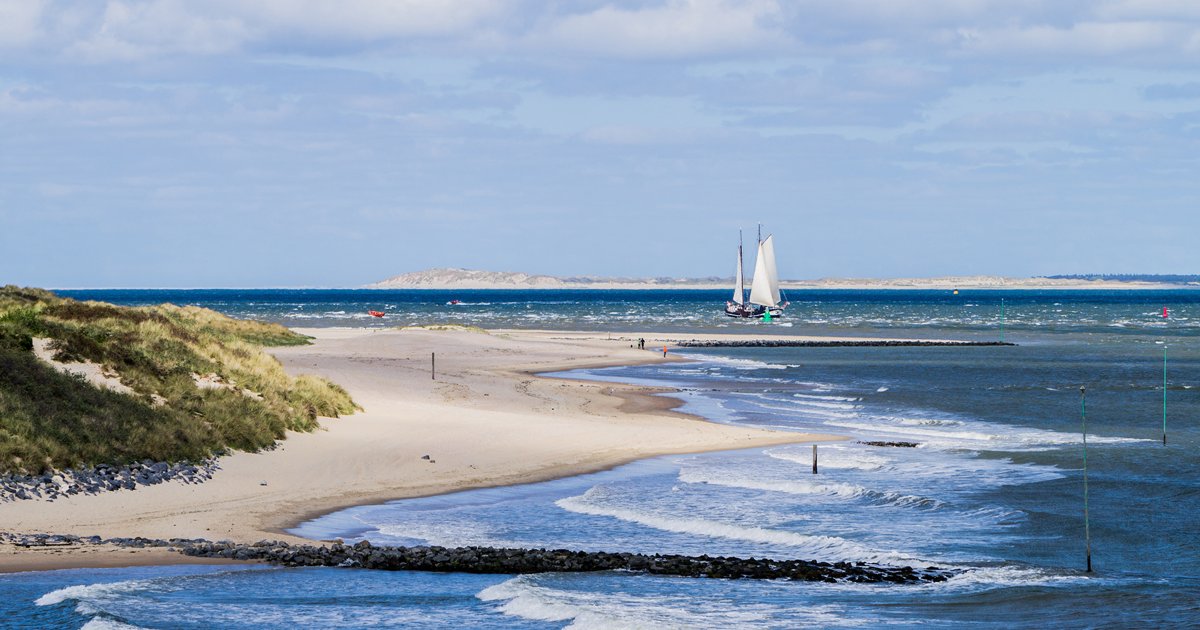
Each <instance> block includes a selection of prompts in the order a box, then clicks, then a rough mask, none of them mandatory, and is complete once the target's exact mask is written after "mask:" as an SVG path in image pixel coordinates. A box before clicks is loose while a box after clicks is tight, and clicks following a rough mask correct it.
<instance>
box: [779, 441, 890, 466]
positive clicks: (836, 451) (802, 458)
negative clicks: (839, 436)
mask: <svg viewBox="0 0 1200 630" xmlns="http://www.w3.org/2000/svg"><path fill="white" fill-rule="evenodd" d="M763 453H765V454H766V455H767V456H768V457H772V458H774V459H781V460H784V461H788V462H794V463H797V464H809V463H811V462H812V455H811V454H808V453H804V452H799V453H796V452H791V451H789V450H787V449H786V448H775V449H768V450H766V451H763ZM891 462H892V460H890V459H888V458H886V457H881V456H878V455H872V454H870V453H865V452H863V449H854V450H851V449H847V448H843V447H841V446H825V447H824V448H822V449H821V455H820V464H821V466H822V467H824V468H848V469H856V470H866V471H872V470H879V469H881V468H883V467H885V466H887V465H888V464H890V463H891Z"/></svg>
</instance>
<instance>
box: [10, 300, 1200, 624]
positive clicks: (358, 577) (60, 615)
mask: <svg viewBox="0 0 1200 630" xmlns="http://www.w3.org/2000/svg"><path fill="white" fill-rule="evenodd" d="M60 293H62V294H63V295H67V296H70V297H75V298H79V299H96V300H104V301H109V302H115V303H118V304H153V303H160V302H172V303H176V304H194V305H199V306H205V307H209V308H213V309H216V310H218V311H221V312H224V313H227V314H229V315H231V316H233V317H239V318H254V319H261V320H267V321H274V322H280V323H283V324H286V325H289V326H307V327H312V326H357V327H363V326H369V327H385V326H399V325H412V324H462V325H468V326H479V327H484V328H533V329H562V330H594V331H601V332H606V333H609V334H610V335H611V336H613V338H614V339H625V338H627V337H629V336H631V335H630V333H633V332H644V331H650V332H651V333H653V332H655V331H661V332H671V333H687V332H694V333H697V334H699V333H711V332H722V333H744V334H747V335H751V336H753V337H767V336H769V335H778V334H805V335H827V336H847V335H853V336H861V337H905V338H926V339H944V338H953V339H968V340H977V341H989V340H1000V339H1001V338H1002V339H1003V340H1004V341H1008V342H1012V343H1013V344H1016V345H1012V346H973V347H853V348H851V347H826V348H786V347H784V348H702V349H681V350H679V351H678V354H681V355H686V356H687V357H688V358H690V359H692V361H689V362H678V363H668V364H659V365H644V366H632V367H617V368H606V369H594V370H580V371H571V372H564V373H557V374H551V375H548V376H550V377H554V378H571V379H593V380H606V381H620V382H627V383H638V384H647V385H655V386H665V387H670V388H674V390H675V391H674V392H673V393H670V394H664V395H665V396H670V397H674V398H677V399H679V400H680V401H681V403H682V406H681V409H682V410H683V411H686V412H689V413H693V414H695V415H697V416H700V417H703V418H705V419H707V420H708V421H711V422H719V423H727V424H736V425H746V426H755V427H769V428H773V429H780V430H786V431H801V432H821V433H834V434H839V435H844V436H847V437H848V438H849V439H848V440H846V441H843V442H837V443H823V444H820V445H819V446H818V449H817V450H818V472H817V474H813V471H812V446H811V445H808V444H801V445H794V446H775V447H768V448H753V449H745V450H736V451H728V452H719V453H707V454H700V455H676V456H668V457H658V458H652V459H647V460H643V461H638V462H634V463H631V464H628V465H624V466H620V467H617V468H614V469H612V470H608V471H604V472H600V473H594V474H589V475H582V476H577V477H570V478H565V479H559V480H554V481H548V482H543V483H535V484H528V485H519V486H504V487H496V488H488V489H481V490H472V491H466V492H460V493H456V494H449V495H442V496H436V497H427V498H419V499H409V500H400V501H393V502H389V503H384V504H380V505H370V506H361V507H355V508H351V509H347V510H343V511H339V512H335V513H332V514H329V515H326V516H323V517H320V518H317V519H315V520H313V521H309V522H307V523H303V524H301V525H300V526H299V527H297V528H296V530H295V533H297V534H300V535H303V536H309V537H313V538H320V539H331V538H334V537H340V538H342V539H344V540H346V541H357V540H370V541H372V542H373V543H381V544H403V545H425V544H432V545H446V546H457V545H493V546H506V547H545V548H568V549H586V550H606V551H618V552H619V551H629V552H644V553H655V552H658V553H683V554H696V555H699V554H708V555H734V556H742V557H751V556H752V557H756V558H761V557H768V558H802V559H815V560H823V561H851V562H869V563H879V564H886V565H895V566H913V567H940V568H944V569H948V570H951V571H952V572H953V574H954V575H953V577H952V578H951V579H950V580H949V581H947V582H944V583H937V584H924V585H915V586H912V585H908V586H903V585H862V584H825V583H804V582H789V581H755V580H714V579H694V578H682V577H652V576H647V575H639V574H633V573H626V572H606V573H591V574H542V575H526V576H515V575H473V574H455V573H448V574H431V573H420V572H397V573H391V572H376V571H365V570H357V569H332V568H303V569H289V568H272V567H261V566H246V567H242V566H234V567H231V566H166V567H145V568H127V569H76V570H61V571H48V572H34V573H22V574H13V575H6V576H0V626H4V627H39V628H41V627H55V628H57V627H63V628H80V627H83V628H217V627H219V628H289V629H291V628H296V627H305V628H308V627H314V628H360V627H363V628H365V627H396V628H426V627H462V628H539V629H541V628H563V627H570V628H794V627H800V626H808V627H821V628H838V627H866V628H874V627H883V626H911V625H922V626H926V627H934V628H943V627H944V628H951V627H953V628H960V627H971V628H1013V627H1034V628H1130V627H1179V628H1182V627H1198V626H1200V422H1198V420H1200V291H1197V290H1161V291H1143V290H1120V291H1017V290H1006V291H979V290H961V291H959V292H958V293H957V294H955V293H954V292H952V291H917V290H911V291H795V292H790V293H789V294H788V298H789V299H790V300H791V304H790V306H789V307H788V309H787V311H786V315H785V316H784V317H783V318H780V319H776V320H775V321H772V322H769V323H768V322H761V321H754V320H733V319H729V318H726V317H724V316H723V315H722V313H721V310H722V307H723V305H724V302H725V299H726V298H727V295H726V294H725V292H718V291H659V290H643V291H557V290H538V291H523V290H508V291H500V290H497V291H418V290H354V291H344V290H88V291H61V292H60ZM452 301H456V303H454V304H450V302H452ZM1164 308H1166V309H1167V311H1166V313H1167V315H1168V316H1167V317H1165V318H1164V316H1163V314H1164ZM368 310H379V311H384V312H386V313H387V315H386V317H384V318H382V319H379V318H374V317H372V316H371V315H369V314H367V311H368ZM1081 388H1086V390H1084V389H1081ZM1164 435H1165V438H1166V443H1165V444H1164ZM1085 437H1086V444H1085ZM873 443H874V444H873ZM879 443H892V444H895V443H911V444H915V446H881V445H878V444H879ZM1085 475H1086V477H1085ZM1085 478H1086V483H1085ZM0 509H3V506H0ZM1085 515H1086V519H1085ZM1089 536H1090V544H1089V540H1088V537H1089ZM1089 547H1090V554H1091V565H1092V570H1091V571H1090V572H1089V571H1087V554H1088V550H1089Z"/></svg>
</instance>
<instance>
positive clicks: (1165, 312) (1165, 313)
mask: <svg viewBox="0 0 1200 630" xmlns="http://www.w3.org/2000/svg"><path fill="white" fill-rule="evenodd" d="M1166 318H1167V307H1165V306H1164V307H1163V319H1166Z"/></svg>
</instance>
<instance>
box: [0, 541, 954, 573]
mask: <svg viewBox="0 0 1200 630" xmlns="http://www.w3.org/2000/svg"><path fill="white" fill-rule="evenodd" d="M0 541H3V542H6V543H8V544H12V545H16V546H21V547H41V546H62V547H69V546H81V545H112V546H117V547H130V548H145V547H166V548H170V549H173V550H175V551H178V552H180V553H182V554H184V555H188V556H195V557H203V558H226V559H230V560H244V561H255V562H265V563H269V564H276V565H281V566H289V567H341V568H361V569H374V570H383V571H433V572H440V573H450V572H454V573H490V574H505V575H516V574H526V573H552V572H570V573H580V572H594V571H628V572H633V573H645V574H652V575H674V576H681V577H707V578H726V579H760V580H797V581H805V582H860V583H890V584H918V583H927V582H944V581H946V580H947V579H948V578H949V577H950V576H951V575H952V572H950V571H948V570H946V569H940V568H936V567H929V568H922V569H914V568H912V567H891V566H881V565H873V564H866V563H862V562H853V563H851V562H816V561H812V560H772V559H768V558H735V557H728V556H707V555H702V556H681V555H667V554H641V553H610V552H604V551H570V550H566V549H553V550H546V549H506V548H497V547H391V546H376V545H372V544H371V543H369V542H367V541H361V542H358V543H355V544H353V545H346V544H343V543H341V542H334V543H332V544H329V545H292V544H288V543H286V542H281V541H266V540H264V541H260V542H257V543H254V544H241V543H234V542H229V541H222V542H212V541H207V540H202V539H179V538H175V539H171V540H157V539H149V538H109V539H101V538H99V537H97V536H91V537H79V536H65V535H49V534H4V533H0Z"/></svg>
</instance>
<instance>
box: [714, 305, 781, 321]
mask: <svg viewBox="0 0 1200 630" xmlns="http://www.w3.org/2000/svg"><path fill="white" fill-rule="evenodd" d="M764 312H766V309H765V308H763V307H761V306H751V305H749V304H734V303H732V302H731V303H729V304H726V305H725V316H726V317H745V318H750V317H762V314H763V313H764ZM772 315H774V313H772Z"/></svg>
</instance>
